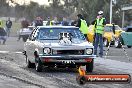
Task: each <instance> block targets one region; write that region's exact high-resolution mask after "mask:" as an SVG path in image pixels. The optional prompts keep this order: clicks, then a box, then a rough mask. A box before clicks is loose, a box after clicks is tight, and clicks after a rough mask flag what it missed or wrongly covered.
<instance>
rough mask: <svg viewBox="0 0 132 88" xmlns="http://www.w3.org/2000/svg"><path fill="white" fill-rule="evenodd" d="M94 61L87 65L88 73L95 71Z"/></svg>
mask: <svg viewBox="0 0 132 88" xmlns="http://www.w3.org/2000/svg"><path fill="white" fill-rule="evenodd" d="M93 64H94V61H93V60H92V61H91V62H90V63H88V64H87V65H86V71H87V72H92V71H93V67H94V65H93Z"/></svg>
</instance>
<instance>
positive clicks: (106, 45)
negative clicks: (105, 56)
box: [104, 39, 109, 47]
mask: <svg viewBox="0 0 132 88" xmlns="http://www.w3.org/2000/svg"><path fill="white" fill-rule="evenodd" d="M104 46H105V47H108V46H109V42H108V39H104Z"/></svg>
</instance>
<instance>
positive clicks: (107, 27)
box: [104, 25, 121, 32]
mask: <svg viewBox="0 0 132 88" xmlns="http://www.w3.org/2000/svg"><path fill="white" fill-rule="evenodd" d="M112 27H113V26H105V28H104V29H105V32H112ZM115 30H121V28H120V27H119V26H117V25H115Z"/></svg>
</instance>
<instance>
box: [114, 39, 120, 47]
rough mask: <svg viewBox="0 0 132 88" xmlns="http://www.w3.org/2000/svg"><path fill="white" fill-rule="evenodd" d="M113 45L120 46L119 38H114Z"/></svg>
mask: <svg viewBox="0 0 132 88" xmlns="http://www.w3.org/2000/svg"><path fill="white" fill-rule="evenodd" d="M114 45H115V47H116V48H121V47H122V45H121V42H120V39H119V38H117V39H115V43H114Z"/></svg>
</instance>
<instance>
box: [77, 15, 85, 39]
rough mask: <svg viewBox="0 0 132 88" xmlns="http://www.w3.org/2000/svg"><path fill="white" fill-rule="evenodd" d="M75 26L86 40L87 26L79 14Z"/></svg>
mask: <svg viewBox="0 0 132 88" xmlns="http://www.w3.org/2000/svg"><path fill="white" fill-rule="evenodd" d="M77 19H78V20H77V24H76V27H79V28H80V31H81V32H82V33H83V34H84V36H85V38H86V39H87V40H88V38H87V34H88V26H87V22H86V21H85V20H84V18H83V16H82V15H81V14H78V15H77Z"/></svg>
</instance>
